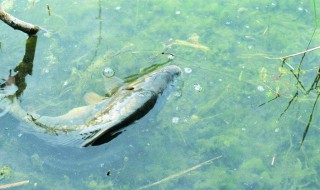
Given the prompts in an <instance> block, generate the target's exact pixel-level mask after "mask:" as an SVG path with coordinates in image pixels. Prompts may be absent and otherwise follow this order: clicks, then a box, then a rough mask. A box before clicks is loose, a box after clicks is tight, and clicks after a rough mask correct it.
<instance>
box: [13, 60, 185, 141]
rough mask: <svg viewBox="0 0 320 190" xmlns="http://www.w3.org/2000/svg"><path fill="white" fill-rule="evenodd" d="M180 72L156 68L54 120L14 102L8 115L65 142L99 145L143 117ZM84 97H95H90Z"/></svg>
mask: <svg viewBox="0 0 320 190" xmlns="http://www.w3.org/2000/svg"><path fill="white" fill-rule="evenodd" d="M180 72H181V70H180V68H179V67H177V66H174V65H170V66H166V67H164V68H160V69H157V70H155V71H154V72H152V73H149V74H146V75H145V76H142V77H140V78H138V79H136V80H134V81H132V82H131V83H129V84H125V85H123V86H122V87H120V88H119V89H118V90H117V91H116V92H115V93H114V94H113V95H112V96H111V97H110V98H102V99H101V98H96V99H97V100H99V102H97V103H94V104H92V102H91V105H88V106H83V107H78V108H74V109H72V110H70V111H69V112H68V113H66V114H64V115H61V116H58V117H49V116H40V115H37V114H29V113H27V112H25V111H21V110H23V109H22V108H21V107H20V106H19V104H18V103H14V104H12V106H11V110H10V112H12V113H13V114H14V115H16V116H17V115H18V116H17V117H19V118H22V120H23V121H25V122H28V123H31V124H32V125H34V126H35V128H36V129H39V130H40V131H42V133H43V131H45V132H48V133H53V134H56V135H60V134H66V135H65V137H68V138H67V139H70V138H73V139H76V140H77V141H78V140H81V143H82V144H81V146H83V147H86V146H90V145H100V144H103V143H106V142H108V141H110V140H112V139H113V138H114V137H116V136H117V135H119V134H120V133H121V131H120V130H121V129H123V128H124V127H127V126H128V125H130V124H131V123H133V122H135V121H136V120H138V119H140V118H142V117H143V116H145V115H146V114H147V113H148V112H149V111H150V110H151V109H152V108H153V107H154V105H155V104H156V102H157V99H158V98H159V96H160V95H161V94H162V93H163V91H164V90H165V89H166V88H167V86H168V85H169V84H170V83H171V82H172V81H173V79H174V78H175V77H176V76H178V75H179V74H180ZM88 96H94V97H95V95H93V94H89V95H88ZM15 101H16V100H15ZM17 113H19V114H17ZM68 141H69V140H68ZM71 141H72V140H71ZM67 143H68V142H67Z"/></svg>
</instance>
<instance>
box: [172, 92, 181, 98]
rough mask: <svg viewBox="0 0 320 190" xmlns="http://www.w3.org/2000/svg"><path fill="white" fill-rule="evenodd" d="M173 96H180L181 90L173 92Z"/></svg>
mask: <svg viewBox="0 0 320 190" xmlns="http://www.w3.org/2000/svg"><path fill="white" fill-rule="evenodd" d="M173 95H174V96H175V97H180V96H181V95H182V93H181V91H176V92H174V94H173Z"/></svg>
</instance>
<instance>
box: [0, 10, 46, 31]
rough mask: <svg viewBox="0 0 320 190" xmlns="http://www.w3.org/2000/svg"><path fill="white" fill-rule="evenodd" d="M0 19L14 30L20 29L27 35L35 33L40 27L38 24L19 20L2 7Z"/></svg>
mask: <svg viewBox="0 0 320 190" xmlns="http://www.w3.org/2000/svg"><path fill="white" fill-rule="evenodd" d="M0 20H2V21H3V22H5V23H6V24H8V25H9V26H11V27H12V28H13V29H15V30H21V31H22V32H24V33H27V34H28V35H29V36H32V35H35V34H36V33H37V32H38V31H39V29H40V28H39V26H35V25H33V24H30V23H27V22H24V21H22V20H19V19H17V18H15V17H14V16H12V15H10V14H8V13H6V12H5V11H3V10H2V9H0Z"/></svg>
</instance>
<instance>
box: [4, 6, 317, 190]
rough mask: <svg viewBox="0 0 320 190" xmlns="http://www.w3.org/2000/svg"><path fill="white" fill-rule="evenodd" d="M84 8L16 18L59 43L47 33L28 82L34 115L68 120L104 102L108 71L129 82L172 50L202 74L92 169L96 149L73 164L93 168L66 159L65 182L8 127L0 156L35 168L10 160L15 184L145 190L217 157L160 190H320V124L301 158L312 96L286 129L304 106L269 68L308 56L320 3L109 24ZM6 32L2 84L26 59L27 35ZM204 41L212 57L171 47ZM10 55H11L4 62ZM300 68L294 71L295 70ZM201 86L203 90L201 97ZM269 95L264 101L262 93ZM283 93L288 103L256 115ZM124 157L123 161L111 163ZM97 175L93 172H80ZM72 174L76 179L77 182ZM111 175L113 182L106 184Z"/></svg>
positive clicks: (124, 13) (120, 18) (150, 15)
mask: <svg viewBox="0 0 320 190" xmlns="http://www.w3.org/2000/svg"><path fill="white" fill-rule="evenodd" d="M47 3H49V4H50V8H51V13H52V15H51V16H50V17H49V16H48V15H47V12H46V9H45V5H46V4H47ZM75 3H78V4H72V3H68V2H63V3H61V2H59V1H57V2H48V1H40V2H38V3H36V4H35V5H34V6H33V7H32V9H31V10H32V14H33V15H36V16H32V15H31V14H30V11H29V10H25V7H28V6H29V5H25V4H24V3H18V2H17V5H16V7H15V9H18V10H22V11H20V13H19V14H20V15H17V16H25V17H26V19H27V20H28V21H30V22H33V21H34V22H35V23H37V24H39V25H40V26H43V27H44V28H46V29H47V30H49V31H50V32H51V36H50V38H47V37H43V36H42V34H41V33H40V34H39V38H38V44H37V50H36V56H35V61H34V70H33V75H32V76H30V77H28V78H27V83H28V87H27V89H26V90H25V91H24V93H23V95H22V100H23V102H22V104H23V106H25V107H26V108H28V109H29V110H33V111H34V110H36V111H37V112H40V113H42V114H53V115H59V114H61V113H64V112H65V111H67V110H69V109H70V108H72V107H76V106H80V105H83V104H84V102H83V101H82V97H83V95H84V94H85V93H86V92H89V91H95V92H98V93H100V94H103V89H102V87H103V78H102V76H101V72H102V71H103V69H104V68H105V67H111V68H113V69H114V70H115V71H116V76H118V77H120V78H125V77H127V76H130V75H132V74H136V73H139V71H140V69H142V68H148V67H149V66H152V64H156V63H160V62H159V60H158V59H157V60H154V59H153V58H154V57H155V56H156V55H157V54H159V53H161V52H163V51H166V52H170V53H172V54H174V55H175V58H174V60H173V64H177V65H179V66H180V67H181V68H182V70H184V68H185V67H188V68H191V69H192V72H191V73H185V72H184V73H183V75H182V77H181V80H182V83H183V85H181V87H179V89H178V90H177V91H178V94H176V95H175V93H174V92H172V93H171V94H170V95H169V96H168V98H166V101H165V103H163V104H164V106H163V108H162V109H161V111H160V112H159V113H157V114H156V115H155V116H154V115H152V117H151V118H150V120H151V121H150V122H149V123H148V122H147V123H146V124H145V125H142V126H141V125H135V126H133V128H130V129H128V131H126V132H124V133H123V134H121V135H120V136H119V137H118V138H117V139H115V140H114V142H115V143H110V144H107V145H105V146H102V147H98V148H97V150H96V151H97V152H99V154H98V153H96V154H93V155H94V156H95V157H97V158H96V159H94V158H93V157H89V158H87V157H86V158H85V155H86V154H87V152H86V151H88V150H83V152H82V154H80V153H78V154H76V153H75V155H77V156H79V158H74V160H75V162H76V161H80V163H81V161H83V160H84V159H87V160H89V161H90V164H88V163H86V164H81V165H80V164H75V163H71V162H70V161H69V162H70V163H68V161H67V159H66V160H65V161H64V162H65V166H67V167H66V172H65V171H63V172H59V170H58V169H57V168H58V166H57V165H58V164H57V165H53V166H52V165H50V163H48V162H49V161H47V160H46V157H50V156H52V155H55V154H57V155H58V154H63V153H61V152H60V151H57V150H53V148H52V147H51V146H48V145H46V144H45V143H43V142H42V141H41V142H42V143H43V144H41V146H43V149H41V148H39V147H38V148H36V150H32V151H31V150H30V149H31V148H30V147H31V146H32V147H35V145H33V143H32V138H34V137H28V138H27V137H25V135H22V137H20V138H18V137H17V135H18V134H19V132H17V131H12V127H11V126H15V125H17V124H15V123H14V122H12V121H11V120H10V118H9V119H8V118H5V120H6V122H5V125H6V128H9V129H10V134H11V135H12V134H14V136H13V137H12V136H9V137H8V135H7V134H8V132H6V130H3V131H2V132H3V134H5V135H1V136H0V138H1V140H0V141H1V142H5V145H1V146H0V147H1V151H6V152H9V154H10V155H13V156H15V155H18V152H21V154H24V155H25V156H26V157H27V156H29V157H30V158H31V159H30V160H29V161H28V162H21V161H17V160H15V159H13V160H11V161H6V163H10V164H9V165H10V166H11V165H14V166H15V167H14V171H15V172H14V173H16V174H15V175H13V176H12V177H11V179H12V178H13V177H14V178H15V179H18V178H19V177H23V178H27V179H29V177H30V178H31V179H32V184H35V183H36V184H37V185H36V186H37V187H35V189H37V188H38V189H39V188H40V189H41V188H42V189H59V188H60V189H66V188H67V189H106V188H114V189H135V188H139V187H142V186H145V185H147V184H149V183H150V182H152V181H156V180H158V179H162V178H164V177H166V176H169V175H171V174H172V173H175V172H176V171H181V170H183V169H185V168H188V167H191V166H193V165H195V164H196V163H200V162H201V161H203V160H206V159H209V158H211V157H212V156H213V155H223V158H222V159H220V160H219V161H218V162H215V163H213V164H211V165H208V166H205V167H203V168H201V169H199V170H196V171H193V172H192V173H189V174H187V175H185V176H182V177H181V178H179V179H176V180H172V181H168V182H167V183H163V184H160V185H159V186H156V187H155V189H156V188H159V189H161V188H162V189H190V188H191V189H212V188H214V189H235V188H237V189H249V188H253V189H297V188H300V189H312V188H313V189H316V188H319V186H320V184H319V182H318V178H319V175H318V172H317V171H318V170H319V168H318V166H317V165H318V164H317V163H319V161H320V160H319V159H320V158H319V156H318V145H319V143H320V140H319V138H318V136H319V130H318V128H317V125H318V124H319V121H315V123H312V124H311V127H312V128H311V129H312V132H311V133H310V134H308V138H307V141H306V142H305V147H303V151H301V150H300V151H299V150H297V149H298V146H299V142H300V140H301V139H300V137H301V135H302V133H303V130H304V126H305V124H306V123H307V121H308V114H306V112H304V110H310V108H311V107H312V100H313V98H314V95H313V94H311V95H310V96H309V97H302V98H300V99H299V100H298V101H297V102H298V103H297V104H293V105H294V106H293V107H291V108H290V109H289V110H288V112H287V114H285V115H283V116H282V118H280V119H279V115H280V114H281V113H282V112H283V110H284V109H285V108H286V106H287V103H288V100H290V98H291V97H292V96H293V95H294V89H295V83H294V80H292V78H290V77H289V76H290V75H288V74H285V73H284V72H285V71H286V70H280V71H279V67H280V66H281V63H279V62H277V61H275V60H270V59H266V58H264V57H265V56H269V57H270V56H271V57H279V56H282V55H287V54H291V53H294V52H298V51H301V50H304V49H305V47H306V44H307V43H308V41H309V39H310V36H311V35H312V32H313V24H312V23H313V22H314V16H313V14H312V10H313V7H312V6H313V5H312V3H310V2H307V1H297V2H293V1H289V0H286V1H281V2H274V1H252V0H251V1H249V0H247V1H241V2H234V1H223V2H222V1H217V2H216V1H215V2H208V1H197V2H196V3H195V2H194V1H165V2H163V1H161V2H160V1H143V0H139V1H129V2H128V1H112V2H103V1H101V2H100V6H101V7H100V11H101V15H100V17H99V4H98V3H97V2H96V1H86V3H87V4H86V6H80V5H79V3H80V2H76V1H75ZM318 6H319V5H318ZM101 20H102V21H101ZM100 24H101V27H100ZM0 27H1V31H3V33H4V34H6V36H7V38H4V37H1V51H0V53H1V54H0V55H1V56H0V62H1V64H0V72H1V76H3V75H6V74H8V72H7V71H8V70H9V69H10V68H14V67H15V66H16V65H15V64H16V63H18V62H19V61H20V60H21V57H22V55H23V53H24V51H23V48H24V42H25V39H23V38H24V36H22V37H21V36H19V37H14V35H19V34H16V33H14V34H13V32H12V31H11V30H9V29H7V28H6V27H5V26H4V25H1V26H0ZM194 33H196V34H198V35H199V43H200V44H203V45H205V46H207V47H209V49H210V50H209V51H206V52H204V51H202V50H199V49H196V48H192V47H186V46H182V45H176V44H175V45H170V39H172V40H184V41H186V40H187V39H188V38H189V36H191V35H192V34H194ZM315 35H316V36H317V35H318V34H317V33H316V34H315ZM100 38H101V41H100V43H101V44H100V45H99V46H97V43H98V42H99V39H100ZM21 39H22V40H21ZM316 44H319V40H318V39H317V38H314V40H313V43H312V44H311V47H312V46H313V45H314V46H315V45H316ZM20 46H21V47H20ZM8 53H10V56H2V55H4V54H8ZM262 54H264V55H262ZM318 54H319V53H318V52H314V53H313V54H310V55H308V56H307V57H306V58H305V60H304V61H305V63H308V64H306V66H305V68H302V69H303V70H305V71H309V70H310V69H311V71H310V72H306V73H303V74H301V76H302V77H303V78H304V79H305V80H306V81H310V76H312V75H313V74H314V73H315V72H316V70H312V69H313V67H315V66H317V65H314V63H316V60H317V56H318ZM161 60H166V56H163V57H161ZM298 60H299V58H296V59H294V60H293V61H290V64H292V65H293V66H294V67H295V66H297V65H296V63H297V62H296V61H298ZM281 73H282V74H283V76H282V77H281V78H279V77H278V76H279V75H280V74H281ZM194 84H199V85H200V86H201V87H202V89H203V90H202V91H200V92H198V91H196V90H195V89H194ZM259 85H260V86H263V88H264V91H259V90H257V87H258V86H259ZM275 92H278V93H279V94H281V97H280V98H278V99H277V100H275V101H273V102H270V103H269V104H266V105H265V106H262V107H260V108H258V105H260V104H262V103H263V102H266V101H268V100H269V99H270V98H272V97H274V95H275ZM301 102H303V103H301ZM316 111H317V110H316ZM307 113H308V112H307ZM173 117H177V118H179V120H178V122H177V123H176V122H172V121H173ZM0 119H3V118H0ZM1 125H2V124H1ZM1 127H2V126H1ZM7 131H8V130H7ZM29 138H30V139H29ZM126 139H128V140H126ZM9 142H10V143H9ZM17 147H19V148H17ZM36 147H37V146H36ZM45 149H49V150H50V151H52V152H53V153H50V152H47V151H45ZM59 149H61V150H63V149H64V147H59ZM118 151H120V152H121V153H119V152H118ZM1 153H2V152H1ZM70 154H71V153H70ZM114 155H120V156H119V157H120V158H118V157H116V158H112V157H113V156H114ZM70 156H72V154H71V155H70ZM82 157H83V158H82ZM273 157H275V160H274V163H273V164H271V162H272V160H273ZM22 158H24V157H22ZM106 160H107V161H106ZM0 161H1V163H3V162H4V160H1V158H0ZM105 162H107V163H106V164H105V165H103V167H100V164H101V163H105ZM88 165H93V166H94V167H93V169H83V170H81V169H80V168H86V167H87V166H88ZM72 168H75V170H76V171H77V172H68V169H69V170H72ZM107 169H108V170H109V169H110V171H111V176H107V175H106V170H107ZM30 171H32V172H30ZM61 173H67V174H65V175H64V174H63V175H61ZM75 173H76V174H75ZM43 176H45V179H44V177H43Z"/></svg>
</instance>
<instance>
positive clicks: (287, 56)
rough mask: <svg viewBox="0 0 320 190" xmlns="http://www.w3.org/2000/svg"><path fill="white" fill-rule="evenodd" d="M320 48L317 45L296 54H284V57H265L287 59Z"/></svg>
mask: <svg viewBox="0 0 320 190" xmlns="http://www.w3.org/2000/svg"><path fill="white" fill-rule="evenodd" d="M318 49H320V46H317V47H314V48H311V49H308V50H305V51H301V52H298V53H294V54H290V55H286V56H283V57H265V58H267V59H280V60H282V61H283V60H286V59H288V58H290V57H294V56H297V55H301V54H305V53H309V52H311V51H315V50H318Z"/></svg>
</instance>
